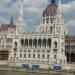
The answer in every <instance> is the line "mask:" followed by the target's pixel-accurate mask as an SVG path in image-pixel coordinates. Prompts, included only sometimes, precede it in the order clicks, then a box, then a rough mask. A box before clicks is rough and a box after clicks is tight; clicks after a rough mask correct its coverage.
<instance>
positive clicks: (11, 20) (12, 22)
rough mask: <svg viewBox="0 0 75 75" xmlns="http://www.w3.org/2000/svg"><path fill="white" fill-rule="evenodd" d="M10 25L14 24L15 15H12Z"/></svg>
mask: <svg viewBox="0 0 75 75" xmlns="http://www.w3.org/2000/svg"><path fill="white" fill-rule="evenodd" d="M10 25H13V17H11V21H10Z"/></svg>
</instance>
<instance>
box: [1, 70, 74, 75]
mask: <svg viewBox="0 0 75 75" xmlns="http://www.w3.org/2000/svg"><path fill="white" fill-rule="evenodd" d="M0 75H50V74H36V73H26V72H16V71H2V70H0ZM54 75H55V74H54ZM56 75H58V74H56ZM59 75H75V73H65V74H59Z"/></svg>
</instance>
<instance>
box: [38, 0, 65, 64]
mask: <svg viewBox="0 0 75 75" xmlns="http://www.w3.org/2000/svg"><path fill="white" fill-rule="evenodd" d="M37 32H38V33H39V32H40V33H42V34H47V35H50V36H49V38H50V39H51V48H50V51H51V54H50V58H49V60H50V62H49V63H54V64H56V63H61V64H65V63H66V56H65V26H64V19H63V15H62V9H61V0H59V4H58V5H57V4H56V2H55V0H51V4H49V5H48V6H47V8H46V9H45V10H44V12H43V16H42V19H41V22H40V25H39V26H38V28H37Z"/></svg>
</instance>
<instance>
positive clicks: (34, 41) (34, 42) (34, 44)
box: [33, 39, 37, 47]
mask: <svg viewBox="0 0 75 75" xmlns="http://www.w3.org/2000/svg"><path fill="white" fill-rule="evenodd" d="M33 46H34V47H37V39H34V40H33Z"/></svg>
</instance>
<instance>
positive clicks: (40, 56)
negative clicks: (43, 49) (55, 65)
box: [20, 54, 50, 58]
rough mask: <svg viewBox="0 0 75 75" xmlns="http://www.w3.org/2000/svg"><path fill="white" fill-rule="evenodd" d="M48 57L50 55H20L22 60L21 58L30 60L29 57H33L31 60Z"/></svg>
mask: <svg viewBox="0 0 75 75" xmlns="http://www.w3.org/2000/svg"><path fill="white" fill-rule="evenodd" d="M49 56H50V54H47V55H45V54H42V55H41V54H37V55H36V54H33V55H31V54H24V55H22V54H20V57H21V58H22V57H24V58H27V57H28V58H31V57H33V58H36V57H37V58H49Z"/></svg>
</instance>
